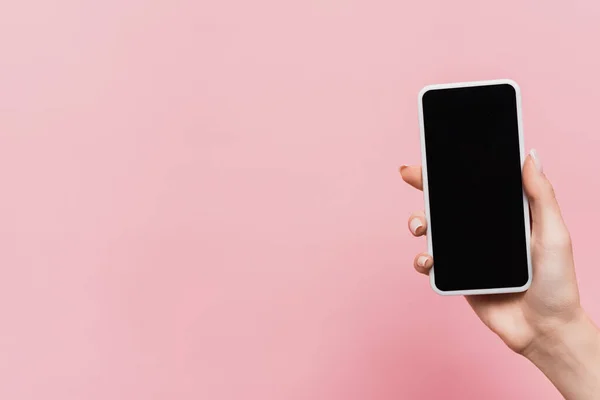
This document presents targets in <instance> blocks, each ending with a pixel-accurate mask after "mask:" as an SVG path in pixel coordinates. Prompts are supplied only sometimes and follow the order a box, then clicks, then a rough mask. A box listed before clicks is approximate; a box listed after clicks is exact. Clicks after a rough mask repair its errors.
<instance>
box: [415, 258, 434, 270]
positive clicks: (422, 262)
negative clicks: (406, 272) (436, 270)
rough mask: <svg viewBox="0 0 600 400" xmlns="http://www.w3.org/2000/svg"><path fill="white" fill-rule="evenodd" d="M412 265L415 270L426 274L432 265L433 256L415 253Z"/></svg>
mask: <svg viewBox="0 0 600 400" xmlns="http://www.w3.org/2000/svg"><path fill="white" fill-rule="evenodd" d="M414 266H415V269H416V270H417V272H419V273H421V274H424V275H428V274H429V271H430V270H431V267H433V258H432V257H431V255H429V254H427V253H420V254H417V256H416V257H415V261H414Z"/></svg>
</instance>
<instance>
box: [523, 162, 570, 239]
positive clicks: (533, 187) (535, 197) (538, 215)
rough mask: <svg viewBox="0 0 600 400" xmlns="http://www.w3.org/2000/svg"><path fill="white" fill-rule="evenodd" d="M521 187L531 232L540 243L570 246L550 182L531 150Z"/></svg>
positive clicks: (567, 233) (567, 232)
mask: <svg viewBox="0 0 600 400" xmlns="http://www.w3.org/2000/svg"><path fill="white" fill-rule="evenodd" d="M523 188H524V189H525V193H526V194H527V198H528V199H529V203H530V209H531V222H532V234H533V235H534V236H535V237H536V240H539V241H540V244H542V245H543V246H544V247H547V248H556V247H568V246H570V237H569V231H568V230H567V227H566V225H565V223H564V221H563V218H562V215H561V212H560V207H559V205H558V201H557V200H556V196H555V194H554V189H553V188H552V184H551V183H550V181H549V180H548V178H547V177H546V175H544V173H543V172H542V164H541V160H540V158H539V156H538V154H537V152H536V151H535V150H532V151H531V152H530V153H529V155H528V156H527V159H526V160H525V165H524V166H523Z"/></svg>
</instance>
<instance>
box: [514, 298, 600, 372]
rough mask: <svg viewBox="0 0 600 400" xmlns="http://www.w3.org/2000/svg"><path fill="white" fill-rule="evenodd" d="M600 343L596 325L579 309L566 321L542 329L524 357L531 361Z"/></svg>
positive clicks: (526, 350)
mask: <svg viewBox="0 0 600 400" xmlns="http://www.w3.org/2000/svg"><path fill="white" fill-rule="evenodd" d="M596 341H600V334H599V333H598V329H597V328H596V326H595V325H594V323H593V322H592V321H591V320H590V318H589V317H588V316H587V314H586V313H585V311H584V310H583V309H582V308H578V309H577V310H576V311H575V312H574V313H573V315H572V317H571V318H569V319H568V320H566V321H561V322H556V323H553V324H550V326H549V327H547V328H545V329H541V330H540V332H539V333H538V334H537V335H536V337H535V338H534V339H533V340H532V341H531V343H530V344H529V345H528V346H527V348H526V349H525V350H524V351H523V352H522V355H523V356H525V358H527V359H529V360H530V361H534V360H533V359H536V358H539V357H541V356H545V357H547V356H553V355H555V353H556V352H559V351H562V350H575V349H576V348H578V347H580V346H582V345H585V344H593V343H594V342H596Z"/></svg>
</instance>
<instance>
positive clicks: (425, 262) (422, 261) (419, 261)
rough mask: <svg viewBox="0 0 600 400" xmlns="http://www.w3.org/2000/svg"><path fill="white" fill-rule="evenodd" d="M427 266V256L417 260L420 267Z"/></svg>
mask: <svg viewBox="0 0 600 400" xmlns="http://www.w3.org/2000/svg"><path fill="white" fill-rule="evenodd" d="M425 264H427V256H420V257H419V258H418V259H417V265H418V266H419V267H425Z"/></svg>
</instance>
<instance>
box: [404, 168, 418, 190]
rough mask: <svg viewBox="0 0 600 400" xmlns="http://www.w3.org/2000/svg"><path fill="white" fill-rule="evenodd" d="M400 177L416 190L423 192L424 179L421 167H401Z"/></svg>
mask: <svg viewBox="0 0 600 400" xmlns="http://www.w3.org/2000/svg"><path fill="white" fill-rule="evenodd" d="M400 175H402V179H403V180H404V182H406V183H408V184H409V185H410V186H412V187H414V188H415V189H419V190H423V177H422V176H421V167H420V166H418V165H403V166H401V167H400Z"/></svg>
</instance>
